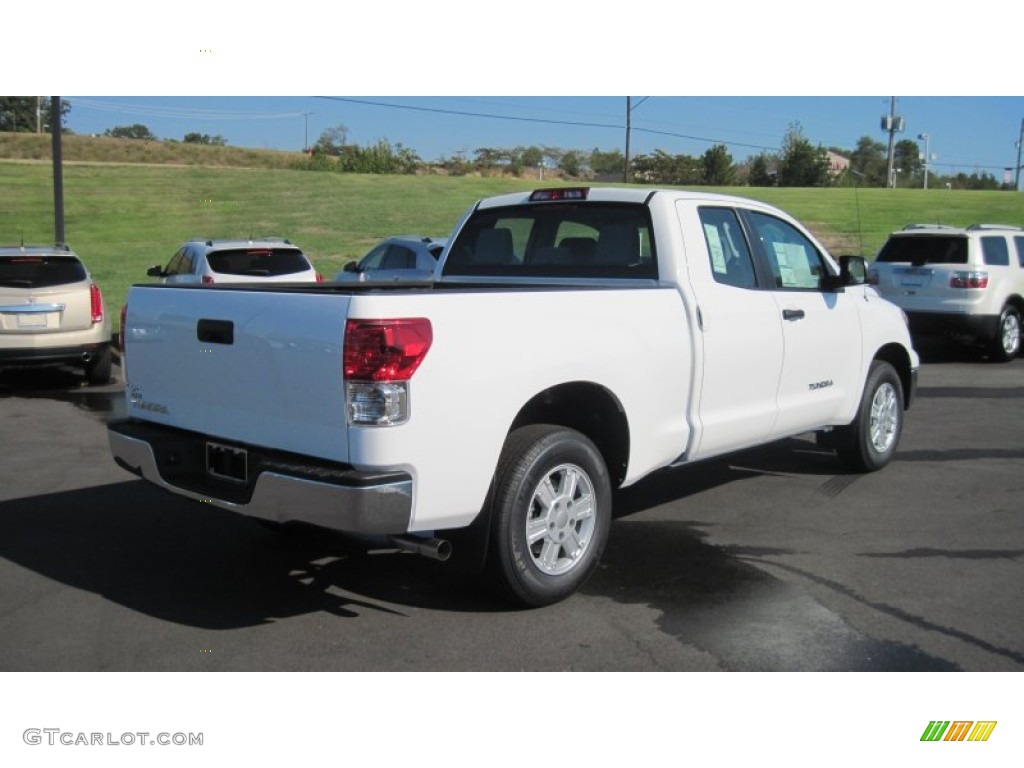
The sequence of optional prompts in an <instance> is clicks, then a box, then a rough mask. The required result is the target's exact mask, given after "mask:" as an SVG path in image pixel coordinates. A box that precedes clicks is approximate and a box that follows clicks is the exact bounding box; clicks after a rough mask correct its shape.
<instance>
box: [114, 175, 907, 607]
mask: <svg viewBox="0 0 1024 768" xmlns="http://www.w3.org/2000/svg"><path fill="white" fill-rule="evenodd" d="M864 275H865V264H864V261H863V259H860V258H857V257H844V258H843V259H841V260H840V261H839V263H837V262H835V261H833V259H832V258H831V257H830V256H829V255H828V254H827V253H826V251H825V249H824V248H823V247H822V246H821V245H820V244H819V243H818V242H817V241H816V240H815V239H814V237H813V236H812V235H811V234H809V233H808V232H807V230H805V229H804V228H803V227H801V226H800V224H798V223H797V222H796V221H794V220H793V219H792V218H790V217H789V216H787V215H786V214H785V213H783V212H781V211H779V210H777V209H775V208H773V207H771V206H768V205H764V204H762V203H758V202H755V201H752V200H746V199H743V198H736V197H728V196H721V195H714V194H704V193H699V192H683V191H678V190H651V189H638V188H628V189H613V188H589V189H587V188H559V189H550V190H537V191H535V192H532V193H531V192H524V193H521V194H509V195H503V196H500V197H494V198H489V199H486V200H482V201H479V202H477V203H476V204H475V205H473V206H472V207H471V208H470V209H469V210H468V211H467V212H466V214H465V215H464V216H463V217H462V219H461V220H460V221H459V223H458V224H457V225H456V228H455V230H454V232H453V235H452V237H451V239H450V241H449V244H448V246H447V247H446V250H445V253H444V254H443V255H442V258H441V260H440V262H439V264H438V269H437V271H436V272H435V275H434V278H433V280H430V281H427V282H424V283H422V284H416V285H408V284H405V285H400V286H396V285H394V284H386V285H383V284H382V285H374V284H372V283H362V284H360V285H358V286H355V285H340V284H330V283H324V284H322V285H313V286H301V285H291V286H281V285H275V286H255V285H249V286H241V285H224V286H165V285H139V286H135V287H133V288H132V289H131V291H130V293H129V296H128V301H127V308H126V310H125V312H124V313H123V319H122V333H123V337H124V338H123V349H124V352H125V389H126V400H127V414H128V416H127V418H126V419H124V420H121V421H117V422H113V423H111V424H110V427H109V436H110V445H111V449H112V452H113V455H114V457H115V459H116V461H117V462H118V464H120V465H121V466H122V467H124V468H125V469H128V470H129V471H131V472H134V473H135V474H137V475H140V476H141V477H143V478H145V479H146V480H148V481H150V482H152V483H155V484H156V485H158V486H161V487H163V488H165V489H167V490H170V491H173V492H175V493H179V494H181V495H183V496H187V497H190V498H192V499H196V500H200V501H204V502H207V503H213V504H216V505H218V506H220V507H224V508H226V509H230V510H234V511H236V512H239V513H241V514H244V515H249V516H251V517H255V518H261V519H263V520H267V521H272V522H289V521H301V522H305V523H311V524H314V525H318V526H323V527H327V528H331V529H335V530H339V531H346V532H353V533H360V534H379V535H386V536H389V537H390V538H391V541H393V542H394V544H395V546H397V547H401V548H405V549H409V550H412V551H417V552H420V553H422V554H427V555H430V556H433V557H435V558H437V559H445V558H447V557H448V556H449V555H451V556H452V559H453V561H456V560H459V559H462V560H463V561H464V562H469V563H471V564H472V565H474V566H479V567H481V568H483V569H485V570H486V571H487V572H488V573H489V574H490V575H491V576H492V577H493V580H494V582H495V583H496V584H497V585H499V586H500V587H501V588H502V590H503V591H504V592H505V593H507V594H508V595H509V596H510V597H511V598H513V599H514V600H516V601H518V602H520V603H524V604H527V605H543V604H546V603H551V602H554V601H557V600H560V599H562V598H564V597H566V596H568V595H569V594H571V593H572V592H573V591H574V590H576V589H577V588H578V587H579V586H580V585H581V584H582V583H583V581H584V580H585V579H586V578H587V577H588V576H589V574H590V573H591V572H592V571H593V570H594V568H595V567H596V565H597V563H598V560H599V558H600V557H601V553H602V550H603V548H604V545H605V541H606V540H607V536H608V532H609V528H610V524H611V504H612V490H613V489H615V488H621V487H624V486H628V485H630V484H632V483H635V482H636V481H638V480H640V479H641V478H643V477H645V476H646V475H649V474H650V473H652V472H654V471H656V470H658V469H661V468H664V467H670V466H677V465H680V464H688V463H691V462H696V461H700V460H703V459H707V458H710V457H713V456H719V455H721V454H725V453H728V452H730V451H736V450H738V449H744V448H749V447H751V446H756V445H759V444H762V443H767V442H770V441H774V440H779V439H781V438H786V437H790V436H794V435H797V434H801V433H807V432H810V431H817V432H819V433H821V434H823V435H824V436H825V437H826V441H824V442H826V443H827V444H828V445H830V446H832V447H834V448H835V449H836V451H837V454H838V457H839V459H840V460H841V461H842V462H843V464H844V465H845V466H846V467H847V468H850V469H852V470H854V471H871V470H875V469H879V468H881V467H883V466H884V465H885V464H886V463H887V462H888V461H889V460H890V459H891V458H892V456H893V453H894V452H895V450H896V446H897V443H898V441H899V437H900V432H901V428H902V426H903V414H904V410H905V408H906V407H907V406H908V405H909V404H910V401H911V397H912V393H913V391H914V387H915V382H916V376H917V369H918V357H917V354H916V353H915V351H914V349H913V346H912V344H911V341H910V337H909V334H908V331H907V325H906V318H905V316H903V315H902V313H901V311H900V310H899V309H898V308H897V307H896V306H894V305H893V304H890V303H889V302H887V301H885V300H883V299H881V298H880V297H879V296H878V295H877V293H876V292H875V291H874V289H873V288H871V287H870V286H867V285H865V284H864Z"/></svg>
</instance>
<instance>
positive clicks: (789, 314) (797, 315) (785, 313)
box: [782, 309, 804, 320]
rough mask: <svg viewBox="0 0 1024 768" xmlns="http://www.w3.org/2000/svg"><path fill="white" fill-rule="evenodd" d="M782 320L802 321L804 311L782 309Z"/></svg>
mask: <svg viewBox="0 0 1024 768" xmlns="http://www.w3.org/2000/svg"><path fill="white" fill-rule="evenodd" d="M782 319H783V320H803V319H804V311H803V310H802V309H784V310H782Z"/></svg>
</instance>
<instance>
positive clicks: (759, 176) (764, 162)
mask: <svg viewBox="0 0 1024 768" xmlns="http://www.w3.org/2000/svg"><path fill="white" fill-rule="evenodd" d="M747 183H748V184H749V185H750V186H752V187H772V186H775V174H774V173H772V171H771V167H770V166H769V163H768V155H766V154H765V153H764V152H762V153H761V154H759V155H755V156H754V159H753V160H752V161H751V162H750V175H749V177H748V179H747Z"/></svg>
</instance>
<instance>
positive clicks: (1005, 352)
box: [988, 306, 1020, 363]
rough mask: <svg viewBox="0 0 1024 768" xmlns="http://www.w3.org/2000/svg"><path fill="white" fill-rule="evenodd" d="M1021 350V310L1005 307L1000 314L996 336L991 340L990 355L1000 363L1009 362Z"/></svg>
mask: <svg viewBox="0 0 1024 768" xmlns="http://www.w3.org/2000/svg"><path fill="white" fill-rule="evenodd" d="M1018 352H1020V312H1018V311H1017V309H1016V308H1015V307H1010V306H1006V307H1003V311H1002V312H1001V313H1000V315H999V329H998V330H997V331H996V337H995V338H994V339H991V340H990V341H989V345H988V353H989V357H991V358H992V359H993V360H995V361H996V362H999V363H1008V362H1010V361H1011V360H1013V359H1014V358H1015V357H1017V353H1018Z"/></svg>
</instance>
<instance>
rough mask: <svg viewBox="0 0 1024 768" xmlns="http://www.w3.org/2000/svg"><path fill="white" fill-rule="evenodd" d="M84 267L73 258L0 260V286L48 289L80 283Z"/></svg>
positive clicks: (19, 257) (83, 276) (15, 258)
mask: <svg viewBox="0 0 1024 768" xmlns="http://www.w3.org/2000/svg"><path fill="white" fill-rule="evenodd" d="M85 279H86V271H85V267H84V266H82V262H80V261H79V260H78V259H76V258H75V257H74V256H14V257H12V258H5V259H0V286H4V287H5V288H49V287H50V286H54V285H67V284H69V283H80V282H82V281H83V280H85Z"/></svg>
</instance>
